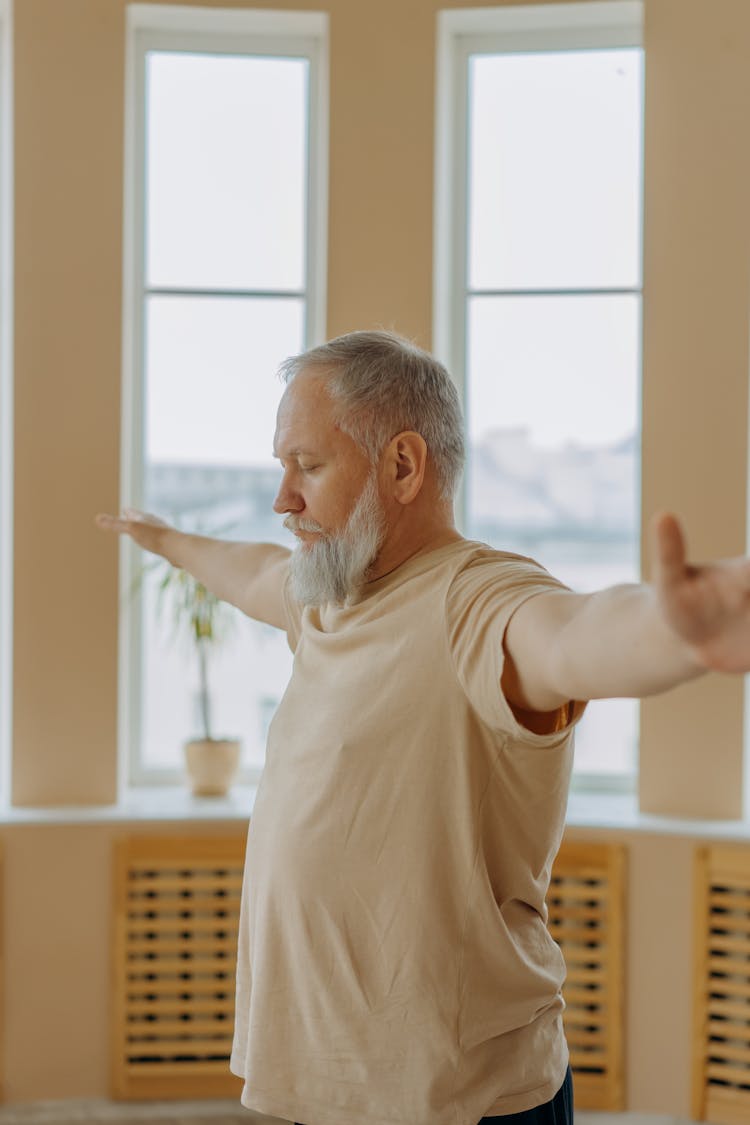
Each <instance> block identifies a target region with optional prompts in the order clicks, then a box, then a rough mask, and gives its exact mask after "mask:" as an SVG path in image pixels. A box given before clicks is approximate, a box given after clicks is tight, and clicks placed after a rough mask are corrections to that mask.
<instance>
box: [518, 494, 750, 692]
mask: <svg viewBox="0 0 750 1125" xmlns="http://www.w3.org/2000/svg"><path fill="white" fill-rule="evenodd" d="M652 537H653V558H654V567H653V571H654V573H653V579H652V582H651V583H650V584H643V585H632V586H613V587H611V588H609V589H606V590H600V591H598V592H597V593H594V594H572V593H568V592H565V591H561V592H560V593H557V592H554V593H550V594H540V595H538V596H536V597H534V598H531V599H529V601H527V602H525V603H524V604H523V605H521V606H520V607H519V609H518V610H517V611H516V612H515V613H514V615H513V617H512V618H511V620H510V623H509V625H508V629H507V632H506V641H505V644H506V671H505V674H504V676H503V687H504V690H505V693H506V695H507V697H508V699H509V700H510V702H511V703H512V704H514V705H515V706H517V707H520V708H524V709H527V710H530V711H552V710H555V709H556V708H558V707H560V706H562V705H563V704H564V703H566V702H568V701H569V700H571V699H604V698H611V697H619V696H632V697H642V696H647V695H654V694H656V693H657V692H661V691H666V690H668V689H669V688H671V687H675V686H676V685H677V684H680V683H683V682H684V681H686V680H689V679H692V678H694V677H696V676H699V675H701V674H702V673H703V672H705V671H708V670H710V669H713V670H715V671H720V672H746V671H748V670H750V560H748V559H745V558H740V559H725V560H722V561H719V562H715V563H710V564H706V565H704V566H694V565H691V564H690V563H688V561H687V555H686V549H685V540H684V536H683V533H682V530H681V528H680V525H679V523H678V521H677V519H676V518H675V517H674V516H671V515H662V516H660V517H658V518H657V519H655V520H654V522H653V527H652Z"/></svg>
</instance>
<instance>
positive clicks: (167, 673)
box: [141, 470, 292, 769]
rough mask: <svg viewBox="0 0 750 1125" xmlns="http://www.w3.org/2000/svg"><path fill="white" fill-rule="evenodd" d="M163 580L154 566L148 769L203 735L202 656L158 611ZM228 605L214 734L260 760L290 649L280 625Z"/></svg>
mask: <svg viewBox="0 0 750 1125" xmlns="http://www.w3.org/2000/svg"><path fill="white" fill-rule="evenodd" d="M199 475H200V470H198V476H199ZM249 484H250V487H252V481H250V482H249ZM183 495H184V493H183ZM204 514H205V516H206V517H207V519H208V520H209V521H211V522H213V520H215V521H216V522H217V523H221V522H222V519H223V517H224V516H225V515H227V514H230V515H234V514H236V513H235V512H234V511H232V510H231V507H230V512H229V513H227V512H226V511H225V510H224V509H223V508H222V506H221V505H217V506H216V508H214V509H213V510H212V511H210V512H206V513H204ZM235 534H236V533H235ZM245 536H246V532H245V533H241V534H239V535H237V537H238V538H243V537H245ZM232 537H233V538H234V537H235V535H234V534H233V535H232ZM157 584H158V577H157V576H156V574H154V575H150V576H149V581H148V583H147V586H146V590H145V598H144V603H143V649H142V660H141V690H142V696H141V698H142V700H143V711H142V714H143V738H142V743H141V745H142V764H143V766H144V767H145V768H146V769H180V768H181V767H182V764H183V758H182V745H183V743H184V742H185V741H187V740H188V739H190V738H200V737H203V730H202V728H201V723H200V707H199V682H200V681H199V664H198V656H197V652H196V647H195V644H194V643H193V642H192V641H190V640H189V639H188V638H187V637H185V636H182V637H178V636H177V635H176V634H174V631H173V629H172V626H171V622H170V620H169V617H168V616H166V617H164V618H163V619H162V618H159V617H157V598H156V586H157ZM226 610H227V613H228V614H229V615H231V617H232V618H233V619H234V626H233V631H232V633H231V634H230V635H228V636H227V638H226V640H225V641H224V642H222V644H221V645H220V646H218V647H217V648H216V649H215V650H214V651H213V653H212V654H211V655H210V656H209V661H208V680H209V691H210V697H211V704H212V706H211V715H212V729H211V734H212V736H213V737H214V738H223V737H227V738H239V739H241V742H242V764H243V765H244V766H248V767H255V768H261V767H262V766H263V762H264V757H265V745H266V733H267V730H268V724H269V722H270V720H271V717H272V716H273V713H274V711H275V709H276V706H277V704H278V702H279V700H280V699H281V696H282V694H283V692H284V689H285V687H286V683H287V681H288V679H289V675H290V672H291V665H292V654H291V652H290V650H289V647H288V645H287V642H286V636H285V634H284V633H282V632H281V631H280V630H278V629H273V628H271V627H270V626H268V625H262V624H260V623H258V622H256V621H251V620H250V619H249V618H247V617H245V616H244V615H243V614H241V613H240V612H239V611H238V610H235V609H233V608H232V607H226Z"/></svg>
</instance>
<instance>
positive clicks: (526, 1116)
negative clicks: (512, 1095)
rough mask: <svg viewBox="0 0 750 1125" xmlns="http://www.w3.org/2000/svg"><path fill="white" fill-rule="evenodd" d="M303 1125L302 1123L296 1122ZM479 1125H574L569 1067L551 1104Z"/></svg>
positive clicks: (503, 1116)
mask: <svg viewBox="0 0 750 1125" xmlns="http://www.w3.org/2000/svg"><path fill="white" fill-rule="evenodd" d="M295 1125H301V1122H299V1121H297V1122H295ZM479 1125H573V1076H572V1075H571V1073H570V1067H568V1073H567V1074H566V1075H565V1081H564V1082H563V1084H562V1086H561V1087H560V1089H559V1090H558V1091H557V1093H556V1094H555V1096H554V1098H553V1099H552V1101H551V1102H545V1103H544V1105H538V1106H537V1107H536V1109H525V1110H523V1112H522V1113H505V1114H503V1115H502V1116H501V1117H483V1118H482V1120H481V1121H480V1122H479Z"/></svg>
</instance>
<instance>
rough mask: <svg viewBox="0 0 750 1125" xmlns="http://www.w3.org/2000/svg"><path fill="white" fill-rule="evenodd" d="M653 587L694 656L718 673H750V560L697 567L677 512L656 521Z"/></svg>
mask: <svg viewBox="0 0 750 1125" xmlns="http://www.w3.org/2000/svg"><path fill="white" fill-rule="evenodd" d="M652 542H653V547H652V558H653V560H654V561H653V576H652V585H653V587H654V590H655V591H656V595H657V599H658V605H659V609H660V610H661V613H662V614H663V616H664V620H665V621H666V623H667V624H668V625H669V626H670V628H671V629H673V630H674V632H675V633H676V634H677V636H678V637H680V638H681V639H682V640H683V641H684V642H685V644H686V645H688V647H689V649H690V652H691V653H692V655H693V656H694V658H695V659H696V660H697V661H698V662H699V663H700V664H701V665H702V666H703V667H704V668H710V669H713V670H715V671H717V672H748V671H750V560H748V559H746V558H738V559H723V560H721V561H720V562H714V563H709V564H706V565H703V566H694V565H691V564H690V563H688V561H687V552H686V548H685V537H684V535H683V532H682V528H681V527H680V523H679V521H678V520H677V519H676V518H675V517H674V516H673V515H668V514H664V515H660V516H657V517H656V518H655V519H654V520H653V523H652Z"/></svg>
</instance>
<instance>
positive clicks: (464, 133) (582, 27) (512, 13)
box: [432, 0, 643, 792]
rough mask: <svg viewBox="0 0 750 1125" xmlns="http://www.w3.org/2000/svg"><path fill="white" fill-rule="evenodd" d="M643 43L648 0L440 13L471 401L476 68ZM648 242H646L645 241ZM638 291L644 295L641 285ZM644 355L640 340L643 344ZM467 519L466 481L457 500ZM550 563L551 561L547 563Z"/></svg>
mask: <svg viewBox="0 0 750 1125" xmlns="http://www.w3.org/2000/svg"><path fill="white" fill-rule="evenodd" d="M642 46H643V3H642V2H641V0H584V2H581V3H573V4H538V5H537V4H533V5H531V4H530V5H524V6H523V7H507V8H506V7H503V8H466V9H461V10H448V11H442V12H439V13H438V28H437V67H436V93H435V208H434V230H433V246H434V274H433V306H432V307H433V322H432V323H433V335H432V341H433V349H434V351H435V354H436V355H437V356H438V357H439V358H440V359H441V360H442V362H443V363H444V364H445V365H446V367H447V368H448V370H449V371H450V372H451V373H452V375H453V378H454V379H455V381H456V385H457V387H458V392H459V395H460V398H461V401H462V403H464V402H465V399H466V338H467V328H466V307H467V296H468V292H469V284H468V275H467V268H468V244H467V233H468V214H467V203H468V198H467V183H468V159H469V131H468V93H467V92H468V68H469V59H470V57H471V56H472V55H477V54H517V53H521V52H525V51H534V52H538V51H560V50H585V49H587V48H589V49H591V48H600V49H601V48H608V47H609V48H615V47H642ZM641 242H642V239H641ZM633 292H635V293H642V288H641V286H639V287H637V288H634V289H633ZM639 352H640V343H639ZM457 510H458V520H459V524H461V523H463V522H464V520H465V512H466V495H465V482H464V484H463V485H462V491H461V494H460V496H459V497H458V503H457ZM542 561H544V560H542ZM636 781H637V765H636V773H634V774H629V775H624V774H623V775H610V774H604V773H601V774H599V773H576V774H575V775H574V781H573V787H574V788H575V789H576V790H588V791H593V792H633V791H634V790H635V786H636Z"/></svg>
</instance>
